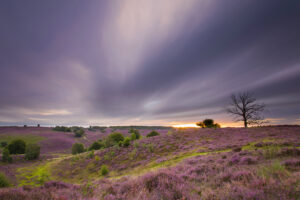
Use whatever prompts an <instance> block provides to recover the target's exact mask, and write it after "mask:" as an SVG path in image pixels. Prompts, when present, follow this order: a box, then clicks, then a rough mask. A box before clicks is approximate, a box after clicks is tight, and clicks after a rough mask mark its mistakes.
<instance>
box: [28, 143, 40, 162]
mask: <svg viewBox="0 0 300 200" xmlns="http://www.w3.org/2000/svg"><path fill="white" fill-rule="evenodd" d="M40 149H41V148H40V146H39V145H37V144H28V145H27V146H26V150H25V159H27V160H35V159H38V158H39V157H40Z"/></svg>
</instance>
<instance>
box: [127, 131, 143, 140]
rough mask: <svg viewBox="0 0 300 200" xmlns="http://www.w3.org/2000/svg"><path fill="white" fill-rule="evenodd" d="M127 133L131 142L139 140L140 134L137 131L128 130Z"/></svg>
mask: <svg viewBox="0 0 300 200" xmlns="http://www.w3.org/2000/svg"><path fill="white" fill-rule="evenodd" d="M129 133H131V140H138V139H140V138H141V134H140V133H139V131H138V130H137V129H130V130H129Z"/></svg>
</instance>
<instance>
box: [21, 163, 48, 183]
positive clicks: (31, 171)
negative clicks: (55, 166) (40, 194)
mask: <svg viewBox="0 0 300 200" xmlns="http://www.w3.org/2000/svg"><path fill="white" fill-rule="evenodd" d="M51 166H52V162H47V163H43V164H40V165H33V166H30V167H22V168H18V169H17V173H18V174H17V179H18V183H19V186H23V185H31V186H40V185H43V184H44V183H45V182H47V181H49V180H51Z"/></svg>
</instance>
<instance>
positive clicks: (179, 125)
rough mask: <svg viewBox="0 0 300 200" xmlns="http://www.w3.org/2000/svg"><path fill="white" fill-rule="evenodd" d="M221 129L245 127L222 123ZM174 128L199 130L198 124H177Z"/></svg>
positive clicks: (238, 124)
mask: <svg viewBox="0 0 300 200" xmlns="http://www.w3.org/2000/svg"><path fill="white" fill-rule="evenodd" d="M220 125H221V128H226V127H243V124H242V123H220ZM172 127H174V128H199V126H197V125H196V123H188V124H176V125H172Z"/></svg>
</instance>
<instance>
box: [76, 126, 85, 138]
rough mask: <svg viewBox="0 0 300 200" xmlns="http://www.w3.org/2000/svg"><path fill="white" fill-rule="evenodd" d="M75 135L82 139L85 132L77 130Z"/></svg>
mask: <svg viewBox="0 0 300 200" xmlns="http://www.w3.org/2000/svg"><path fill="white" fill-rule="evenodd" d="M74 134H75V137H82V136H83V135H84V130H83V129H82V128H81V129H78V130H75V131H74Z"/></svg>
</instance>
